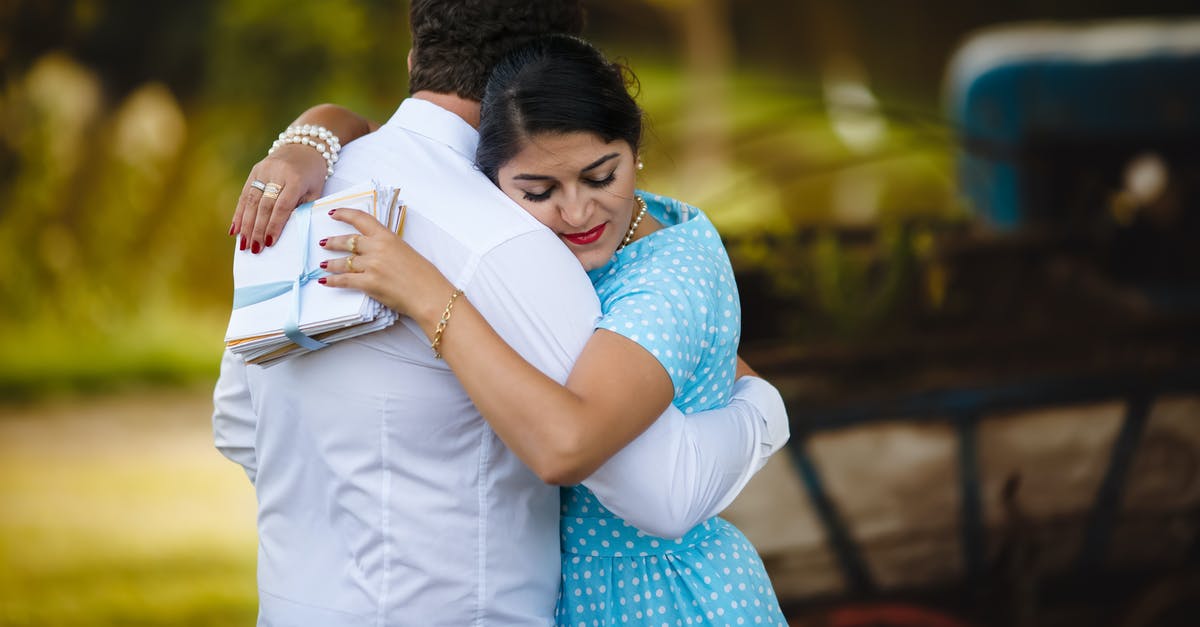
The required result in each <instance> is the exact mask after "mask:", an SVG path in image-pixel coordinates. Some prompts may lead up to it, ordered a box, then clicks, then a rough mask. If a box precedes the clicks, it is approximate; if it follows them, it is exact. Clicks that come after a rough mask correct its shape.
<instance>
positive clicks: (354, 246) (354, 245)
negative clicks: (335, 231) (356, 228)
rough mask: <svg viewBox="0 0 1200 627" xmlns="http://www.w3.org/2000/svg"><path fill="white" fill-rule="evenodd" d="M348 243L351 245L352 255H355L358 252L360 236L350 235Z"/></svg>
mask: <svg viewBox="0 0 1200 627" xmlns="http://www.w3.org/2000/svg"><path fill="white" fill-rule="evenodd" d="M348 245H349V247H350V254H351V255H353V254H355V253H357V252H358V236H357V235H351V236H350V241H349V242H348Z"/></svg>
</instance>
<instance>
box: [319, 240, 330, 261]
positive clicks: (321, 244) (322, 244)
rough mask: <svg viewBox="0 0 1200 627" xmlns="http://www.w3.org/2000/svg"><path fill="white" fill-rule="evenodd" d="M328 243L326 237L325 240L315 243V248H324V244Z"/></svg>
mask: <svg viewBox="0 0 1200 627" xmlns="http://www.w3.org/2000/svg"><path fill="white" fill-rule="evenodd" d="M328 241H329V238H328V237H326V238H325V239H323V240H321V241H319V242H317V246H320V247H321V248H325V242H328ZM322 267H324V266H322Z"/></svg>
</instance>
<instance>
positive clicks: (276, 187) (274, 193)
mask: <svg viewBox="0 0 1200 627" xmlns="http://www.w3.org/2000/svg"><path fill="white" fill-rule="evenodd" d="M282 191H283V186H282V185H280V184H278V183H267V184H266V185H265V186H263V198H270V199H275V198H279V192H282Z"/></svg>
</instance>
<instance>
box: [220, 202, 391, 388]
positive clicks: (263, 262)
mask: <svg viewBox="0 0 1200 627" xmlns="http://www.w3.org/2000/svg"><path fill="white" fill-rule="evenodd" d="M337 208H350V209H357V210H360V211H365V212H367V213H369V214H371V215H373V216H375V218H376V219H378V220H379V221H380V222H381V223H383V224H385V225H387V226H388V227H389V228H391V229H392V231H393V232H395V233H399V232H400V230H401V229H402V228H403V224H404V209H405V208H404V205H403V204H402V203H401V202H400V200H399V190H398V189H395V188H389V187H381V186H379V185H376V184H366V185H359V186H355V187H352V188H350V189H347V190H345V191H342V192H339V193H337V194H333V195H330V196H326V197H324V198H321V199H320V200H316V201H313V202H310V203H305V204H303V205H301V206H299V207H297V208H296V210H295V212H293V213H292V216H291V218H290V219H289V220H288V222H287V225H286V226H285V227H284V229H283V233H282V235H281V236H280V238H279V241H278V242H276V243H275V245H274V246H272V247H270V248H267V249H266V250H264V251H263V252H262V253H260V254H258V255H252V254H251V253H250V252H249V251H238V252H236V253H234V261H233V283H234V297H233V314H232V315H231V316H230V318H229V329H228V331H226V333H225V345H226V346H227V347H229V350H231V351H233V352H234V353H237V354H238V355H241V356H242V358H243V359H245V360H246V362H247V363H252V364H260V365H263V366H267V365H271V364H274V363H278V362H279V361H280V360H283V359H286V358H288V357H294V356H296V355H302V354H304V353H307V352H309V351H313V350H317V349H320V348H324V347H325V346H328V345H329V344H331V343H333V342H337V341H340V340H344V339H347V338H351V337H355V336H358V335H362V334H364V333H370V332H372V331H378V330H379V329H383V328H385V327H387V326H389V325H391V324H392V323H394V322H395V321H396V313H395V312H393V311H392V310H390V309H388V308H387V307H384V306H383V305H381V304H380V303H379V302H377V301H375V300H374V299H372V298H370V297H368V296H367V295H366V294H364V293H362V292H360V291H358V290H350V289H344V288H332V287H326V286H324V285H321V284H319V283H318V282H317V279H319V278H320V277H322V276H325V274H326V273H325V271H324V270H321V268H320V263H321V262H322V261H325V260H327V259H336V258H340V257H345V256H347V253H345V252H334V251H328V250H325V249H324V248H322V247H320V246H319V245H318V244H317V242H319V241H320V240H321V239H322V238H326V237H330V236H334V235H348V234H353V233H356V232H357V231H355V230H354V228H353V227H351V226H350V225H348V224H345V223H343V222H337V221H335V220H334V219H333V218H332V217H330V215H329V211H330V210H331V209H337Z"/></svg>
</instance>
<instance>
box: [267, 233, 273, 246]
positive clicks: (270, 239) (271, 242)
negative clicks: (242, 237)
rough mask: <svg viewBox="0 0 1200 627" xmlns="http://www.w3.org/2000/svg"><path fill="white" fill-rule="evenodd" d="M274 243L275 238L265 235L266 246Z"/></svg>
mask: <svg viewBox="0 0 1200 627" xmlns="http://www.w3.org/2000/svg"><path fill="white" fill-rule="evenodd" d="M274 243H275V238H274V237H271V236H270V235H268V236H267V246H270V245H271V244H274Z"/></svg>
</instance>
